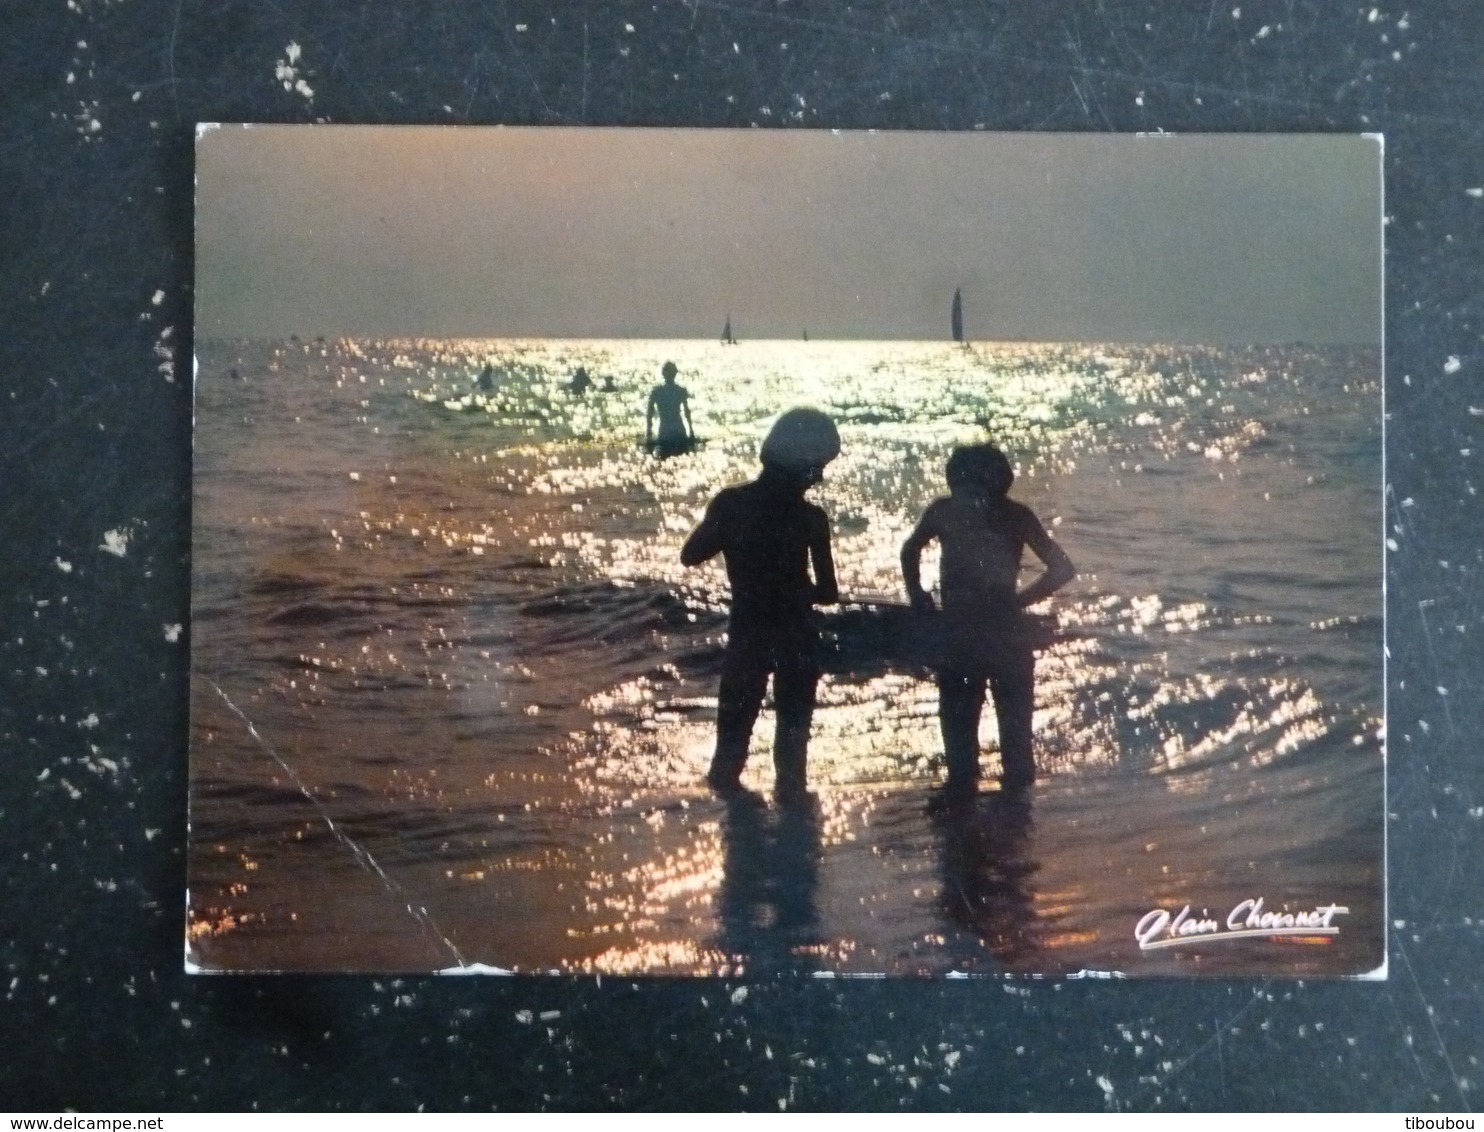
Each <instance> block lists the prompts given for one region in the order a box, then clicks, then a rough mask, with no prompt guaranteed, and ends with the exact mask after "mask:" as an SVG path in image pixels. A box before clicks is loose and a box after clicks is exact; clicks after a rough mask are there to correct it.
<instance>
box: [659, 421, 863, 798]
mask: <svg viewBox="0 0 1484 1132" xmlns="http://www.w3.org/2000/svg"><path fill="white" fill-rule="evenodd" d="M839 453H840V434H839V433H838V432H836V431H835V426H834V424H833V423H832V422H831V421H830V419H829V417H827V416H825V415H824V414H823V413H821V412H819V411H818V410H817V409H790V410H789V411H788V412H786V413H784V414H783V416H781V417H779V418H778V421H777V422H776V423H775V424H774V425H773V428H772V431H770V432H769V433H768V436H767V439H766V440H764V441H763V446H762V450H761V452H760V453H759V456H760V458H761V459H762V463H763V471H762V474H761V475H760V476H758V478H757V479H755V480H753V481H752V482H751V483H748V484H743V485H741V486H740V487H729V488H725V489H724V490H722V491H721V492H720V493H718V494H717V496H716V498H715V499H713V500H712V501H711V502H710V504H709V505H708V506H707V507H706V517H705V518H704V519H703V520H702V521H701V525H700V526H699V527H697V528H696V529H695V532H694V533H693V534H692V535H691V536H690V538H689V539H687V540H686V543H685V546H684V547H683V548H682V549H681V551H680V560H681V561H682V562H683V563H685V564H686V565H687V566H697V565H699V564H700V563H702V562H705V561H706V560H707V559H709V558H711V557H713V556H714V555H716V554H718V553H720V554H721V555H722V557H723V558H724V559H725V560H726V568H727V580H728V581H729V582H731V586H732V604H731V620H730V621H729V622H728V625H727V648H726V654H725V656H724V657H723V659H722V666H721V685H720V688H719V690H718V692H717V706H716V756H715V758H714V759H713V760H712V762H711V770H710V773H708V774H707V775H706V781H707V782H708V783H710V784H711V787H712V789H714V790H716V791H717V792H718V793H720V794H731V793H735V792H736V791H738V790H740V789H741V787H740V784H739V779H740V776H741V774H742V766H743V764H744V763H745V762H746V761H747V742H748V739H749V737H750V736H751V735H752V725H753V724H754V723H755V722H756V721H757V714H758V711H759V709H760V708H761V707H762V702H763V693H764V692H765V691H766V689H767V686H768V674H769V673H770V672H771V673H772V674H773V702H774V709H775V711H776V712H777V716H778V722H777V732H776V734H775V736H774V741H773V765H774V769H775V771H776V773H777V777H776V782H775V790H776V791H777V794H778V798H779V800H780V801H784V802H792V801H799V800H802V799H803V798H805V797H806V794H805V782H806V776H805V767H804V764H805V759H806V757H807V754H808V746H809V723H810V720H811V719H812V718H813V715H814V688H815V685H816V684H817V683H818V682H819V657H818V645H819V641H818V634H817V632H816V630H815V627H814V623H813V617H812V607H813V606H814V605H816V604H820V605H829V604H833V603H834V602H837V601H839V600H840V594H839V591H838V589H837V588H836V586H835V565H834V560H833V558H832V557H831V556H830V522H829V519H828V517H826V515H825V513H824V511H822V510H821V509H820V508H818V507H816V506H815V505H814V504H812V503H809V502H807V501H806V500H805V499H804V493H805V492H806V491H808V490H809V488H810V487H812V486H813V485H814V484H816V483H818V482H819V481H820V480H821V479H823V478H824V468H825V465H826V464H828V463H829V462H830V461H831V460H833V459H834V458H835V457H836V456H838V455H839ZM811 566H812V568H813V577H812V578H811V577H810V568H811Z"/></svg>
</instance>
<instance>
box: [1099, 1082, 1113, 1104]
mask: <svg viewBox="0 0 1484 1132" xmlns="http://www.w3.org/2000/svg"><path fill="white" fill-rule="evenodd" d="M1098 1088H1100V1089H1102V1090H1103V1096H1105V1097H1106V1098H1107V1099H1108V1100H1110V1101H1111V1100H1112V1099H1113V1082H1112V1081H1110V1080H1108V1078H1106V1077H1099V1078H1098Z"/></svg>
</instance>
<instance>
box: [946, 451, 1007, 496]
mask: <svg viewBox="0 0 1484 1132" xmlns="http://www.w3.org/2000/svg"><path fill="white" fill-rule="evenodd" d="M947 474H948V486H949V487H950V488H954V487H959V486H968V485H969V484H974V485H977V486H979V487H981V488H983V489H984V490H985V491H987V492H989V494H991V495H1004V494H1005V493H1006V492H1008V491H1009V490H1010V485H1011V484H1013V483H1014V482H1015V469H1014V468H1012V467H1010V460H1009V458H1008V457H1006V455H1005V454H1004V453H1003V452H1001V451H1000V450H999V449H998V448H996V447H995V446H994V445H993V444H968V445H964V446H962V447H959V448H955V449H954V450H953V452H952V453H951V454H950V455H949V457H948V468H947Z"/></svg>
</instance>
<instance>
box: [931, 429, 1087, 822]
mask: <svg viewBox="0 0 1484 1132" xmlns="http://www.w3.org/2000/svg"><path fill="white" fill-rule="evenodd" d="M947 470H948V488H949V491H950V492H951V494H950V495H948V496H947V497H946V498H943V499H938V500H935V501H934V502H933V503H932V504H930V505H929V506H928V509H927V510H926V511H925V512H923V516H922V518H921V519H920V520H919V521H918V524H917V529H916V530H914V531H913V532H912V534H911V535H910V536H909V537H908V539H907V541H906V543H905V544H903V546H902V573H903V575H905V577H906V582H907V596H908V598H910V599H911V602H912V606H913V608H914V609H919V610H932V608H933V599H932V597H931V596H929V595H928V593H927V591H925V590H924V589H923V588H922V582H921V581H920V577H919V571H918V561H919V558H920V556H921V554H922V548H923V547H924V546H926V545H927V543H929V542H931V541H932V540H933V539H937V540H938V543H939V545H940V547H941V548H942V562H941V567H940V575H941V590H942V598H943V613H944V615H945V616H944V617H943V618H942V621H943V637H944V640H943V655H942V661H941V667H940V669H939V671H938V719H939V722H940V724H941V727H942V731H943V752H944V755H945V756H946V759H947V762H948V792H949V793H950V794H955V793H969V792H972V791H973V790H974V789H975V788H976V787H977V785H978V781H979V715H980V712H982V711H983V709H984V685H985V682H986V681H988V683H989V688H990V691H991V692H992V693H993V694H994V707H995V717H996V719H997V720H998V722H999V730H1000V763H1001V769H1002V772H1003V773H1002V774H1001V778H1000V782H1001V785H1002V786H1003V787H1004V788H1005V789H1007V790H1021V789H1024V788H1025V787H1027V786H1029V785H1030V784H1031V783H1032V782H1034V781H1035V777H1036V770H1035V764H1034V762H1033V760H1032V757H1031V717H1032V714H1033V712H1034V710H1035V663H1036V658H1035V652H1034V651H1033V648H1032V646H1031V642H1030V634H1029V632H1028V627H1027V625H1026V624H1025V619H1024V616H1023V611H1024V610H1025V608H1026V607H1027V606H1031V605H1034V604H1035V603H1036V602H1038V601H1041V600H1042V599H1043V598H1046V597H1049V596H1050V595H1051V594H1053V593H1055V592H1056V591H1057V590H1059V589H1060V588H1061V587H1062V586H1064V585H1066V584H1067V583H1068V582H1070V581H1071V580H1072V579H1073V578H1074V577H1076V570H1075V569H1074V568H1073V566H1072V561H1071V559H1070V558H1068V557H1067V556H1066V553H1065V552H1064V551H1063V550H1062V548H1061V547H1059V546H1058V545H1057V544H1056V543H1055V542H1054V541H1053V540H1052V538H1051V536H1050V535H1048V534H1047V533H1046V530H1045V528H1044V527H1042V526H1041V522H1040V520H1039V519H1037V518H1036V516H1035V515H1034V513H1032V511H1031V510H1030V508H1028V507H1026V506H1024V505H1022V504H1020V503H1016V502H1015V501H1014V500H1013V499H1010V498H1009V497H1008V496H1007V495H1006V493H1007V492H1008V491H1009V490H1010V485H1011V483H1013V482H1014V480H1015V473H1014V471H1013V470H1012V469H1011V467H1010V461H1009V460H1007V459H1006V458H1005V454H1004V453H1003V452H1001V451H1000V450H999V449H998V448H996V447H994V445H992V444H976V445H972V446H970V447H966V448H956V449H954V451H953V454H952V455H951V456H949V458H948V469H947ZM1027 546H1029V547H1030V548H1031V550H1033V551H1035V553H1036V556H1037V557H1038V558H1040V559H1041V561H1042V562H1044V563H1045V564H1046V570H1045V572H1044V573H1043V574H1042V575H1041V576H1040V577H1039V578H1037V579H1036V580H1035V581H1034V582H1033V583H1031V584H1030V585H1029V586H1027V587H1026V588H1025V589H1023V590H1019V591H1017V589H1016V585H1017V581H1018V578H1019V575H1020V556H1021V552H1022V550H1023V549H1024V548H1025V547H1027Z"/></svg>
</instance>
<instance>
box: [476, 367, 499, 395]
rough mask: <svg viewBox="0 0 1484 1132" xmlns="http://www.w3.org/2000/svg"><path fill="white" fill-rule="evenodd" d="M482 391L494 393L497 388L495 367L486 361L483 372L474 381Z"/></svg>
mask: <svg viewBox="0 0 1484 1132" xmlns="http://www.w3.org/2000/svg"><path fill="white" fill-rule="evenodd" d="M474 384H475V386H476V387H477V388H478V389H479V391H480V392H481V393H493V392H494V390H495V367H494V366H492V365H490V364H489V363H487V362H486V363H485V367H484V370H483V372H481V373H480V375H479V377H478V378H477V379H476V380H475V382H474Z"/></svg>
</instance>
